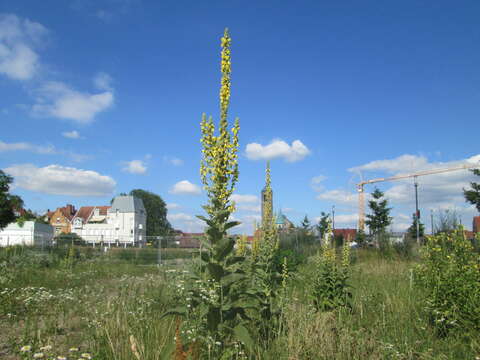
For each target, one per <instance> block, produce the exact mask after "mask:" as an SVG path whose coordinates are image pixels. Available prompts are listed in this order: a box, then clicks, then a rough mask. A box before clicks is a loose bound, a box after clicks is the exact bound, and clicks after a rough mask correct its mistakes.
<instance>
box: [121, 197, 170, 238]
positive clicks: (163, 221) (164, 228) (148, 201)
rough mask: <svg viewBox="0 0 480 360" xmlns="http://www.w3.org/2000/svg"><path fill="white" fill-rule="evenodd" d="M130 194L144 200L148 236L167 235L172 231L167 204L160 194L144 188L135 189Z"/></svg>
mask: <svg viewBox="0 0 480 360" xmlns="http://www.w3.org/2000/svg"><path fill="white" fill-rule="evenodd" d="M130 195H131V196H135V197H137V198H140V199H142V201H143V206H144V207H145V211H146V212H147V236H159V235H167V234H168V233H170V232H171V231H172V225H170V223H169V222H168V220H167V206H166V204H165V202H164V201H163V200H162V198H161V197H160V196H159V195H157V194H154V193H152V192H150V191H147V190H142V189H134V190H132V191H130Z"/></svg>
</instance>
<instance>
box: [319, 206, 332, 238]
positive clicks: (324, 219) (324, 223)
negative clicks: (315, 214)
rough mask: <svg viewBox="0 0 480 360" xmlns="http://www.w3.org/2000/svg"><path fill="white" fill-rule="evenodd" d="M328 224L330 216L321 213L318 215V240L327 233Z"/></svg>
mask: <svg viewBox="0 0 480 360" xmlns="http://www.w3.org/2000/svg"><path fill="white" fill-rule="evenodd" d="M329 224H330V214H327V213H325V212H323V211H322V212H321V213H320V220H319V221H318V224H317V230H318V234H319V235H320V239H323V237H324V236H325V234H326V233H327V230H328V225H329Z"/></svg>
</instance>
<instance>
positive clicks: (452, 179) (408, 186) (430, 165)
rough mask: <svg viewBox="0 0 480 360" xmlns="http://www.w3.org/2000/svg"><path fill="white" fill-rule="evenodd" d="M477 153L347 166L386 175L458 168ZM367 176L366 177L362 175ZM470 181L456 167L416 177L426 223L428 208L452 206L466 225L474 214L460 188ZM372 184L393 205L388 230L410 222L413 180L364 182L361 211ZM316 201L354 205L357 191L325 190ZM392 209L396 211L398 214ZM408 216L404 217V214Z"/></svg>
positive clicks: (405, 157) (476, 159)
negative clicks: (446, 159)
mask: <svg viewBox="0 0 480 360" xmlns="http://www.w3.org/2000/svg"><path fill="white" fill-rule="evenodd" d="M479 161H480V154H477V155H474V156H471V157H469V158H466V159H461V160H455V161H449V162H431V161H428V159H427V158H426V157H423V156H416V155H409V154H405V155H402V156H399V157H397V158H394V159H384V160H375V161H371V162H369V163H367V164H364V165H360V166H356V167H353V168H350V169H349V171H353V172H356V171H365V172H369V171H376V172H383V173H386V174H388V176H394V175H400V174H408V173H414V172H419V171H425V170H432V169H446V168H452V167H459V166H462V165H465V164H479V165H480V163H479ZM364 178H365V179H368V177H367V176H364ZM471 181H478V178H477V177H476V176H474V175H473V174H472V173H471V172H470V171H468V170H457V171H451V172H446V173H439V174H431V175H426V176H419V177H417V182H418V200H419V208H420V210H421V211H422V212H423V214H422V215H423V216H422V219H423V221H424V222H426V221H427V220H426V218H425V215H424V213H428V212H429V211H430V209H449V208H450V209H451V208H455V209H457V210H458V211H459V212H462V213H463V214H464V220H465V221H464V224H465V225H467V227H468V228H469V227H470V226H471V225H470V223H471V217H472V216H473V215H474V214H475V212H474V211H473V209H472V207H471V206H470V205H468V204H466V203H465V199H464V197H463V188H469V186H470V184H469V183H470V182H471ZM375 185H378V186H379V187H380V188H382V189H385V190H384V193H385V198H387V199H388V200H389V205H390V206H391V207H392V208H393V217H394V221H393V224H392V229H394V230H403V229H404V228H405V227H406V226H407V224H408V226H409V225H410V224H411V217H409V219H408V221H407V219H406V218H405V216H406V215H404V214H405V213H407V214H408V213H413V212H414V209H415V187H414V179H413V178H407V179H400V180H396V181H388V182H379V183H376V184H370V185H365V187H364V188H365V195H366V201H365V206H366V208H365V211H366V212H367V213H368V211H369V210H368V198H369V197H370V194H369V193H370V192H372V191H373V189H374V187H375ZM317 199H319V200H327V201H331V202H335V203H344V204H350V205H351V206H352V209H353V206H355V205H356V203H357V201H358V194H357V193H355V192H349V191H345V190H342V189H335V190H329V191H325V192H323V193H320V194H318V195H317ZM396 211H400V213H399V214H397V213H396ZM407 217H408V216H407Z"/></svg>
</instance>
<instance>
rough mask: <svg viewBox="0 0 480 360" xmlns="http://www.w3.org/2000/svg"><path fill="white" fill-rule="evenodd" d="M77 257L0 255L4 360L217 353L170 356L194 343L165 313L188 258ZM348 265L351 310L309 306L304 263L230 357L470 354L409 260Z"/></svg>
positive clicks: (475, 350) (473, 343)
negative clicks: (265, 328)
mask: <svg viewBox="0 0 480 360" xmlns="http://www.w3.org/2000/svg"><path fill="white" fill-rule="evenodd" d="M75 250H77V252H76V253H75V256H73V257H72V255H71V253H70V256H69V251H63V252H61V253H58V252H57V253H56V252H50V253H45V252H43V253H38V252H37V251H35V250H33V249H22V248H16V249H2V250H1V251H2V252H1V263H2V265H1V266H2V268H1V275H0V284H1V291H0V357H1V358H2V359H33V358H45V359H47V358H48V359H62V358H68V359H78V358H82V357H83V358H85V359H89V358H92V359H135V358H136V359H179V358H188V356H190V357H191V358H194V356H198V358H211V359H216V358H217V357H216V355H214V353H213V351H212V353H211V354H210V355H209V353H208V349H207V351H204V352H200V354H197V355H194V354H193V351H192V352H191V353H190V354H188V355H187V354H186V353H185V352H184V353H181V352H179V351H178V347H179V339H178V338H183V339H184V340H183V342H184V343H185V344H187V343H188V340H189V339H190V340H191V337H189V334H188V332H189V329H188V328H185V327H183V326H182V322H183V321H186V323H187V322H188V320H181V319H180V317H176V316H171V317H162V315H163V314H164V313H165V312H166V311H168V309H170V308H172V307H175V306H177V305H178V302H179V300H178V296H179V295H181V294H182V291H184V289H183V288H184V286H186V285H185V284H186V282H188V281H189V280H188V279H189V276H190V271H191V266H194V264H195V261H191V260H188V261H186V262H184V263H177V264H175V265H171V266H168V265H164V266H160V267H158V266H156V265H142V264H138V263H135V262H133V261H132V260H131V259H121V258H119V257H105V256H94V255H95V254H90V255H89V256H85V255H84V253H85V252H83V253H82V252H80V251H78V249H75ZM80 250H81V251H84V250H85V249H80ZM127 251H128V250H127ZM124 256H125V255H124ZM125 257H127V258H128V256H125ZM351 258H352V264H351V266H350V274H351V277H350V279H349V281H348V283H349V285H350V286H351V288H350V291H351V294H352V298H351V305H350V306H349V307H339V308H337V309H335V310H331V311H319V310H318V309H316V307H315V306H314V303H313V302H312V299H311V290H310V287H311V279H312V278H313V277H314V276H315V272H316V267H317V264H316V263H315V257H314V256H312V257H310V258H306V259H305V261H303V263H301V264H300V265H298V267H296V269H291V271H289V273H288V276H287V277H285V278H286V280H285V281H284V289H285V290H284V292H283V294H282V296H281V303H282V309H281V315H279V316H280V318H281V321H279V320H278V317H277V318H276V320H274V319H273V317H272V321H275V325H274V327H273V330H272V331H274V332H276V334H275V335H271V336H268V337H265V336H262V337H258V338H253V340H254V345H253V348H252V349H251V351H247V349H244V350H243V351H242V350H241V349H239V350H238V351H237V352H236V353H232V355H229V356H230V358H256V359H476V358H478V357H479V355H480V337H479V335H478V332H476V331H475V329H474V328H464V329H454V330H452V331H449V332H447V333H439V332H438V327H437V326H435V324H432V322H431V321H430V318H429V314H428V311H427V310H428V309H426V306H425V305H426V304H425V292H424V289H423V288H422V287H419V286H418V285H417V281H416V279H415V277H416V276H417V275H416V274H417V272H415V271H414V270H413V269H414V268H415V266H416V265H417V263H418V260H417V259H413V260H412V259H404V258H402V257H399V256H397V255H396V254H393V255H389V256H385V254H382V253H379V252H378V251H376V250H371V249H370V250H367V249H365V250H356V251H354V252H353V253H352V254H351ZM177 325H179V329H178V331H177ZM180 346H181V344H180ZM222 346H223V345H222ZM225 346H226V344H225ZM233 346H234V345H233ZM240 348H241V347H240ZM247 353H248V354H247ZM182 356H184V357H182Z"/></svg>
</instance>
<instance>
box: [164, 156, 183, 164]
mask: <svg viewBox="0 0 480 360" xmlns="http://www.w3.org/2000/svg"><path fill="white" fill-rule="evenodd" d="M163 161H165V162H168V163H170V164H171V165H173V166H182V165H183V160H182V159H179V158H176V157H174V156H164V157H163Z"/></svg>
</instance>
